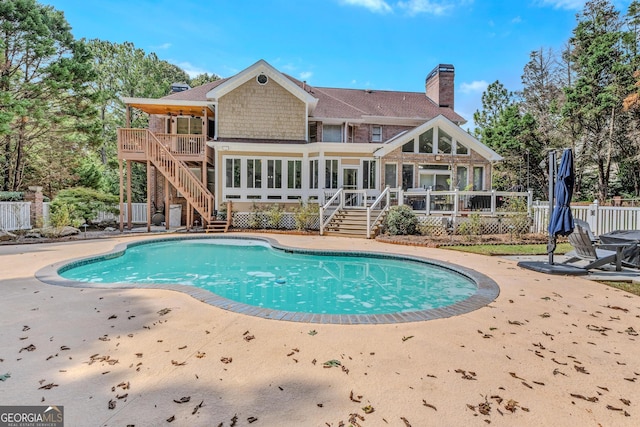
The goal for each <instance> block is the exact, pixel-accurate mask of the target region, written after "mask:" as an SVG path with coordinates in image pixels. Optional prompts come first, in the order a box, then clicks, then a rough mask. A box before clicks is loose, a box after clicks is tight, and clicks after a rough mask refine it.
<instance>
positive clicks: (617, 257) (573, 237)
mask: <svg viewBox="0 0 640 427" xmlns="http://www.w3.org/2000/svg"><path fill="white" fill-rule="evenodd" d="M569 243H570V244H571V246H573V251H571V252H569V253H567V256H568V257H569V259H567V260H566V261H565V262H563V264H570V263H574V262H576V261H587V265H585V266H583V267H582V268H584V269H585V270H589V269H592V268H598V267H602V266H603V265H607V264H611V263H615V265H616V271H621V270H622V260H623V258H624V250H625V249H627V248H630V247H634V246H637V244H636V243H631V244H620V245H607V246H608V247H612V246H615V251H613V250H606V249H598V248H597V247H596V245H595V244H594V243H593V242H592V241H591V238H590V237H589V234H588V233H587V231H586V230H585V229H584V228H582V227H581V226H580V225H579V224H576V226H575V229H574V230H573V233H571V234H570V235H569Z"/></svg>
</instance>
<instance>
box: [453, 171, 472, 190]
mask: <svg viewBox="0 0 640 427" xmlns="http://www.w3.org/2000/svg"><path fill="white" fill-rule="evenodd" d="M468 180H469V170H468V169H467V167H466V166H458V170H457V171H456V181H457V182H456V188H457V189H458V190H464V189H465V188H467V182H468Z"/></svg>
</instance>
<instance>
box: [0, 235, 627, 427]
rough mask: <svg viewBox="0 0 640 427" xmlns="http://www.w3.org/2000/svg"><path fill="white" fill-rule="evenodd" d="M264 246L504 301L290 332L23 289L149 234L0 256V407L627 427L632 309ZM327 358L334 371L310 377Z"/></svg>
mask: <svg viewBox="0 0 640 427" xmlns="http://www.w3.org/2000/svg"><path fill="white" fill-rule="evenodd" d="M231 234H232V233H231ZM247 235H248V233H242V236H247ZM256 235H259V234H256ZM264 236H266V237H270V238H272V239H276V240H277V241H279V242H280V243H281V244H283V245H287V246H294V247H302V248H316V249H318V248H327V249H340V250H344V248H346V247H348V248H349V249H352V250H360V251H376V252H389V253H400V254H408V255H413V256H421V257H426V258H431V259H436V260H441V261H446V262H451V263H455V264H459V265H464V266H465V267H468V268H472V269H475V270H477V271H479V272H481V273H483V274H486V275H488V276H489V277H491V278H492V279H494V280H495V281H496V282H497V283H498V284H499V286H500V289H501V293H500V295H499V296H498V298H497V299H496V300H495V301H494V302H492V303H491V304H489V305H488V306H486V307H484V308H481V309H479V310H476V311H473V312H470V313H467V314H464V315H460V316H456V317H451V318H446V319H437V320H430V321H425V322H415V323H403V324H391V325H323V324H305V323H294V322H284V321H274V320H265V319H260V318H255V317H250V316H246V315H241V314H237V313H232V312H228V311H225V310H222V309H219V308H216V307H212V306H209V305H207V304H204V303H202V302H200V301H198V300H196V299H194V298H192V297H189V296H187V295H185V294H182V293H178V292H172V291H165V290H145V289H133V290H123V289H74V288H66V287H58V286H52V285H47V284H44V283H42V282H40V281H38V280H37V279H35V278H34V273H35V272H36V271H38V270H39V269H41V268H43V267H45V266H47V265H50V264H53V263H56V262H59V261H62V260H67V259H72V258H77V257H82V256H87V255H91V254H99V253H103V252H107V251H109V250H111V249H112V248H113V247H114V246H115V245H116V244H118V243H122V242H129V241H137V240H139V239H148V238H153V237H155V236H147V235H129V236H124V237H117V238H108V239H100V240H84V241H75V242H66V243H49V244H30V245H6V246H0V263H1V265H2V269H0V287H1V292H2V296H3V299H2V301H3V310H2V311H1V312H0V375H2V374H5V373H9V374H10V377H9V378H7V379H6V380H5V381H3V382H0V401H1V402H2V404H3V405H40V404H43V405H47V404H50V405H64V407H65V418H66V421H67V424H66V425H69V426H76V425H83V426H84V425H96V426H98V425H100V426H122V425H136V426H142V425H164V424H167V423H168V421H169V420H171V421H172V422H173V425H189V426H211V425H215V426H217V425H220V423H222V425H224V426H229V425H232V423H233V420H234V419H235V420H237V421H236V422H237V424H236V425H238V426H244V425H249V424H251V425H257V426H259V425H262V426H301V425H305V426H306V425H317V426H326V425H328V426H339V425H340V422H344V423H345V425H349V422H351V423H352V424H353V425H362V426H382V425H390V426H406V425H411V426H414V427H415V426H426V425H451V426H453V425H486V424H487V423H489V422H490V424H491V425H499V426H513V425H518V426H527V425H531V426H540V425H549V426H551V425H553V426H575V425H593V426H597V425H603V426H612V425H615V426H626V425H628V426H635V425H638V424H640V403H639V402H638V398H637V396H638V395H639V390H638V387H639V383H640V359H639V358H638V331H640V297H637V296H634V295H631V294H628V293H625V292H622V291H619V290H616V289H613V288H610V287H607V286H605V285H602V284H599V283H597V282H594V281H592V280H587V279H585V278H580V277H563V276H546V275H543V274H539V273H535V272H532V271H529V270H523V269H521V268H519V267H517V266H516V263H517V261H515V260H508V259H502V258H497V257H485V256H480V255H473V254H467V253H460V252H454V251H447V250H440V249H430V248H423V247H412V246H400V245H391V244H385V243H380V242H376V241H371V240H364V239H347V238H338V237H336V238H332V237H319V236H296V235H285V234H278V235H274V234H268V235H264ZM178 237H179V236H178ZM312 331H315V332H316V333H315V334H314V333H310V332H312ZM330 360H338V361H340V363H341V366H338V367H332V368H325V367H323V363H324V362H327V361H330ZM178 402H184V403H178ZM356 423H357V424H356Z"/></svg>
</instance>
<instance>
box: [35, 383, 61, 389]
mask: <svg viewBox="0 0 640 427" xmlns="http://www.w3.org/2000/svg"><path fill="white" fill-rule="evenodd" d="M54 387H58V384H54V383H49V384H47V385H43V386H42V387H38V390H51V389H52V388H54Z"/></svg>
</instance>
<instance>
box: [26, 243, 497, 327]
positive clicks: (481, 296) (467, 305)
mask: <svg viewBox="0 0 640 427" xmlns="http://www.w3.org/2000/svg"><path fill="white" fill-rule="evenodd" d="M193 239H199V240H200V239H230V240H252V241H262V242H265V243H267V244H269V245H270V246H271V247H273V248H274V249H277V250H283V251H285V252H293V253H298V254H310V255H340V256H354V257H357V256H368V257H373V258H384V259H395V260H407V261H415V262H419V263H423V264H427V265H434V266H437V267H440V268H444V269H446V270H449V271H451V272H453V273H457V274H460V275H462V276H465V277H466V278H468V279H469V280H471V281H472V282H474V283H475V285H476V287H477V290H476V292H475V293H474V294H473V295H471V296H470V297H469V298H466V299H464V300H462V301H458V302H456V303H454V304H452V305H448V306H445V307H439V308H432V309H426V310H417V311H410V312H402V313H389V314H315V313H300V312H290V311H282V310H272V309H268V308H262V307H257V306H253V305H248V304H244V303H240V302H236V301H233V300H230V299H227V298H224V297H221V296H219V295H217V294H214V293H212V292H209V291H207V290H204V289H200V288H196V287H193V286H188V285H179V284H173V285H166V284H145V283H140V284H121V283H118V284H101V283H89V282H79V281H74V280H69V279H65V278H63V277H61V276H60V275H59V273H61V272H64V271H66V270H68V269H71V268H73V267H77V266H80V265H85V264H90V263H93V262H97V261H102V260H106V259H112V258H116V257H119V256H121V255H122V254H124V252H125V251H126V249H127V248H128V247H134V246H139V245H146V244H150V243H158V242H164V241H171V240H193ZM35 277H36V278H37V279H38V280H40V281H41V282H44V283H47V284H49V285H56V286H66V287H72V288H96V289H165V290H172V291H177V292H182V293H185V294H188V295H190V296H191V297H193V298H195V299H197V300H199V301H202V302H204V303H207V304H210V305H212V306H214V307H218V308H221V309H223V310H228V311H232V312H235V313H240V314H246V315H249V316H255V317H260V318H263V319H273V320H286V321H291V322H304V323H321V324H352V325H353V324H358V325H363V324H364V325H366V324H372V325H373V324H390V323H406V322H420V321H425V320H433V319H442V318H447V317H452V316H458V315H461V314H465V313H469V312H471V311H474V310H477V309H479V308H482V307H485V306H486V305H488V304H489V303H491V302H492V301H494V300H495V299H496V298H497V297H498V295H499V294H500V288H499V286H498V284H497V283H496V282H495V281H494V280H492V279H491V278H489V277H488V276H486V275H484V274H482V273H479V272H477V271H475V270H472V269H470V268H466V267H463V266H460V265H457V264H452V263H448V262H443V261H436V260H433V259H429V258H423V257H417V256H411V255H396V254H393V255H390V254H386V253H381V252H371V251H339V250H323V249H303V248H296V247H291V246H285V245H281V244H280V243H279V242H278V241H276V240H275V239H271V238H267V237H253V236H252V237H249V236H201V235H200V236H180V237H165V238H160V239H151V240H143V241H138V242H130V243H120V244H118V245H116V247H115V248H114V249H113V250H111V251H110V252H107V253H105V254H101V255H92V256H89V257H84V258H79V259H75V260H67V261H61V262H58V263H55V264H51V265H49V266H47V267H44V268H42V269H40V270H38V271H37V272H36V274H35Z"/></svg>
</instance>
